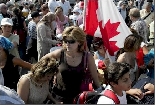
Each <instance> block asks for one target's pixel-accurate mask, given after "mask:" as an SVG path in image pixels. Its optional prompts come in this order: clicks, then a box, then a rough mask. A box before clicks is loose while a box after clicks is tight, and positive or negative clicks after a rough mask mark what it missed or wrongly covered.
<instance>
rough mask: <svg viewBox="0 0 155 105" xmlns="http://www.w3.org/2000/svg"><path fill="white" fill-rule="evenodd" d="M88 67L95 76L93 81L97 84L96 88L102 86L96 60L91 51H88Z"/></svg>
mask: <svg viewBox="0 0 155 105" xmlns="http://www.w3.org/2000/svg"><path fill="white" fill-rule="evenodd" d="M88 69H89V70H90V73H91V76H92V78H93V82H94V83H95V85H96V88H99V87H100V82H99V78H98V74H97V68H96V65H95V60H94V58H93V55H92V54H91V53H88Z"/></svg>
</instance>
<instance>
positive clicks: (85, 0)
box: [83, 0, 87, 30]
mask: <svg viewBox="0 0 155 105" xmlns="http://www.w3.org/2000/svg"><path fill="white" fill-rule="evenodd" d="M86 8H87V0H84V10H83V30H84V29H85V18H86Z"/></svg>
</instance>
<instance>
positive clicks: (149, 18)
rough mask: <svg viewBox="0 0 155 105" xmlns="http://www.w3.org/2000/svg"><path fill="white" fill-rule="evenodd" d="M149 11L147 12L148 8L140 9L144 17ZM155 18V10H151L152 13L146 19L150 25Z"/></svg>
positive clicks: (141, 15)
mask: <svg viewBox="0 0 155 105" xmlns="http://www.w3.org/2000/svg"><path fill="white" fill-rule="evenodd" d="M148 14H149V13H148V12H146V9H142V10H140V17H141V18H142V19H143V17H145V16H147V15H148ZM153 19H154V12H151V14H150V15H149V16H148V17H147V18H146V19H145V20H144V21H145V22H146V25H147V26H149V24H150V23H151V22H152V21H153Z"/></svg>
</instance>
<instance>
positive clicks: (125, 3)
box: [121, 0, 128, 9]
mask: <svg viewBox="0 0 155 105" xmlns="http://www.w3.org/2000/svg"><path fill="white" fill-rule="evenodd" d="M127 6H128V2H127V1H126V0H125V1H123V2H122V5H121V8H122V9H126V8H127Z"/></svg>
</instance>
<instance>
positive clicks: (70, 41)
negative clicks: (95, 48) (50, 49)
mask: <svg viewBox="0 0 155 105" xmlns="http://www.w3.org/2000/svg"><path fill="white" fill-rule="evenodd" d="M63 41H64V42H65V43H67V42H68V43H69V44H74V43H75V42H76V41H75V40H66V39H65V40H63Z"/></svg>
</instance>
